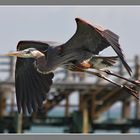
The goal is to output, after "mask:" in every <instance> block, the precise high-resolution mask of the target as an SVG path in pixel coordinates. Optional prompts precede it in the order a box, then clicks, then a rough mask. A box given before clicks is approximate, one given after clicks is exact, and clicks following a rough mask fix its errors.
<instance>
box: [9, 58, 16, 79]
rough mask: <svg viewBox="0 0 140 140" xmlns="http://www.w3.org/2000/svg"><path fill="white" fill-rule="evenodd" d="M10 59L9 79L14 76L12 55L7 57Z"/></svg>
mask: <svg viewBox="0 0 140 140" xmlns="http://www.w3.org/2000/svg"><path fill="white" fill-rule="evenodd" d="M9 59H10V69H9V79H10V80H11V79H13V78H14V71H15V70H14V57H9Z"/></svg>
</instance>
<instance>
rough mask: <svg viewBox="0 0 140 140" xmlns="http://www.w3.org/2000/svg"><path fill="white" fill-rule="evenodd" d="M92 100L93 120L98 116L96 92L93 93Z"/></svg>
mask: <svg viewBox="0 0 140 140" xmlns="http://www.w3.org/2000/svg"><path fill="white" fill-rule="evenodd" d="M91 98H92V101H91V118H92V120H95V118H96V94H94V93H93V94H92V95H91Z"/></svg>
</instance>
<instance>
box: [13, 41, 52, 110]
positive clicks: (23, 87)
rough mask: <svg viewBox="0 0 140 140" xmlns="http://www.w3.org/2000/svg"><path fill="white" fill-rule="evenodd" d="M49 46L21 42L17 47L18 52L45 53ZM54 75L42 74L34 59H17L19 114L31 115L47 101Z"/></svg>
mask: <svg viewBox="0 0 140 140" xmlns="http://www.w3.org/2000/svg"><path fill="white" fill-rule="evenodd" d="M48 46H49V45H48V44H46V43H43V42H36V41H21V42H19V43H18V45H17V50H23V49H27V48H36V49H38V50H40V51H45V50H46V49H47V48H48ZM53 76H54V74H53V73H50V74H45V75H43V74H40V73H38V72H37V71H36V69H35V67H34V59H32V58H17V61H16V71H15V86H16V100H17V107H18V112H21V109H22V111H23V113H26V111H27V110H28V112H29V113H31V112H32V110H33V111H37V108H38V107H41V106H42V102H43V101H44V100H45V99H46V94H47V92H48V91H49V89H50V86H51V85H52V78H53Z"/></svg>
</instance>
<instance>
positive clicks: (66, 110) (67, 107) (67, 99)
mask: <svg viewBox="0 0 140 140" xmlns="http://www.w3.org/2000/svg"><path fill="white" fill-rule="evenodd" d="M68 116H69V95H68V94H67V95H66V104H65V117H68Z"/></svg>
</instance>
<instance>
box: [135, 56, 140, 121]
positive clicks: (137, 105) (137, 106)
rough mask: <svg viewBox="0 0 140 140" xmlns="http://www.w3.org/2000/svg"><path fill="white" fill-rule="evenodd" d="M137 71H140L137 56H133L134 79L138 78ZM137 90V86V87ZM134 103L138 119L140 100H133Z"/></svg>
mask: <svg viewBox="0 0 140 140" xmlns="http://www.w3.org/2000/svg"><path fill="white" fill-rule="evenodd" d="M139 71H140V66H139V57H138V56H135V75H134V78H135V80H139ZM137 90H138V91H139V88H137ZM139 96H140V95H139ZM135 104H136V112H135V118H136V119H140V102H139V101H138V100H135Z"/></svg>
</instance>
